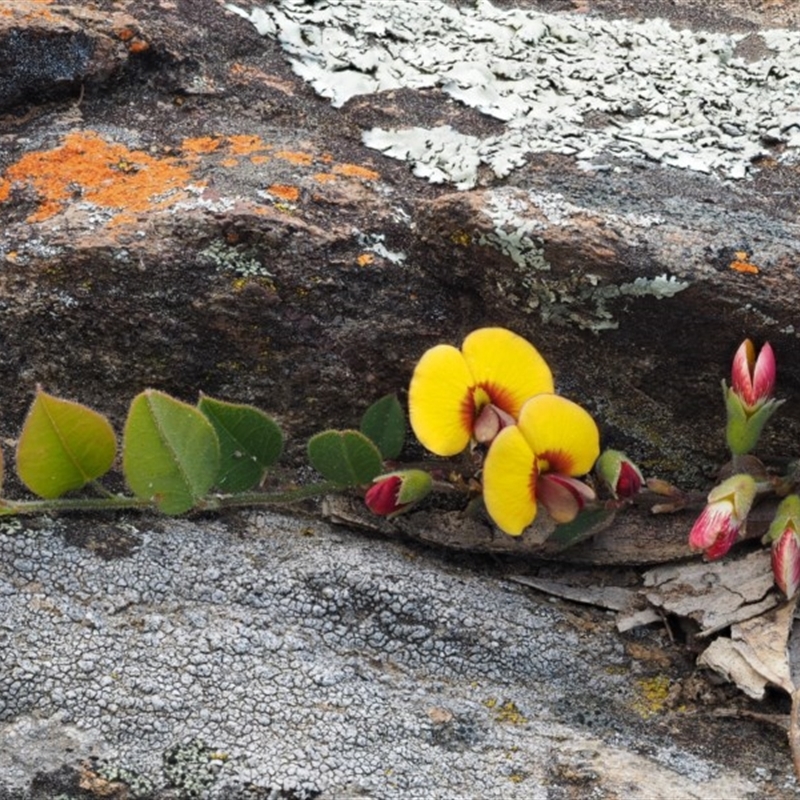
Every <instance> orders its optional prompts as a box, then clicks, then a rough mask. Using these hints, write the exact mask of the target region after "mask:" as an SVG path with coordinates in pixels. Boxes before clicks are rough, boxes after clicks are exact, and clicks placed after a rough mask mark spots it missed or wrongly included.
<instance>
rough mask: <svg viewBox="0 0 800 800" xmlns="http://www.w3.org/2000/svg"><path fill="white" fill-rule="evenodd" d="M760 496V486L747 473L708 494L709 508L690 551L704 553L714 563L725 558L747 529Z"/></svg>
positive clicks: (693, 533)
mask: <svg viewBox="0 0 800 800" xmlns="http://www.w3.org/2000/svg"><path fill="white" fill-rule="evenodd" d="M755 496H756V482H755V481H754V480H753V478H752V477H751V476H750V475H747V474H745V473H742V474H738V475H733V476H731V477H730V478H728V479H727V480H725V481H723V482H722V483H721V484H720V485H719V486H715V487H714V488H713V489H712V490H711V491H710V492H709V494H708V505H706V507H705V508H704V509H703V511H702V512H701V514H700V516H699V517H698V518H697V520H696V521H695V523H694V525H693V526H692V530H691V532H690V533H689V547H691V548H693V549H695V550H704V551H705V556H706V558H707V559H709V560H710V561H713V560H714V559H716V558H722V556H724V555H725V553H727V552H728V550H730V549H731V547H732V546H733V543H734V542H735V541H736V539H737V537H738V536H739V532H740V531H741V529H742V528H743V527H744V523H745V520H746V519H747V515H748V514H749V513H750V507H751V506H752V504H753V500H754V499H755Z"/></svg>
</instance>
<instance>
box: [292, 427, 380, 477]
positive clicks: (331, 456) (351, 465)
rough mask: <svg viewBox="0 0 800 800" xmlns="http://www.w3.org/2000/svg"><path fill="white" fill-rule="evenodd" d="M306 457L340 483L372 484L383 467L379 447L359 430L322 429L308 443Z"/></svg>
mask: <svg viewBox="0 0 800 800" xmlns="http://www.w3.org/2000/svg"><path fill="white" fill-rule="evenodd" d="M308 460H309V461H310V462H311V465H312V466H313V467H314V469H316V470H317V472H319V473H321V474H322V475H323V476H324V477H325V478H326V479H327V480H329V481H332V482H333V483H336V484H338V485H339V486H343V487H344V486H361V485H363V484H366V483H371V482H372V480H373V478H376V477H377V476H378V475H380V473H381V471H382V470H383V459H382V458H381V453H380V450H378V448H377V447H376V446H375V444H373V442H372V441H370V440H369V439H368V438H367V437H366V436H364V434H363V433H360V432H359V431H323V432H322V433H318V434H317V435H316V436H312V437H311V439H310V440H309V442H308Z"/></svg>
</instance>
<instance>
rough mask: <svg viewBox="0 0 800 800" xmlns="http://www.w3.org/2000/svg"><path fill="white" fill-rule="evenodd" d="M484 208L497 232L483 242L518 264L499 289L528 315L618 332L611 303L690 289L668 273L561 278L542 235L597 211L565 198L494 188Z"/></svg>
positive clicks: (629, 221)
mask: <svg viewBox="0 0 800 800" xmlns="http://www.w3.org/2000/svg"><path fill="white" fill-rule="evenodd" d="M482 210H483V213H484V214H485V215H486V217H488V219H489V221H490V223H491V227H492V230H491V231H490V232H489V233H486V234H483V235H482V236H481V237H480V239H479V243H480V244H482V245H485V246H489V247H492V248H494V249H495V250H498V251H499V252H501V253H502V254H503V255H505V256H507V257H508V258H509V259H510V260H511V261H512V262H513V263H514V264H515V265H516V270H515V272H514V273H512V276H513V277H512V279H511V280H510V281H509V282H508V284H507V285H503V286H500V287H498V288H499V290H500V291H501V292H503V293H504V294H505V295H506V296H507V297H509V299H510V300H511V302H515V303H516V304H517V305H518V306H519V307H521V308H522V310H523V311H526V312H529V313H533V312H536V313H537V314H538V315H539V316H540V318H541V319H542V321H544V322H559V321H561V322H568V323H569V324H572V325H576V326H578V327H580V328H585V329H589V330H592V331H595V332H597V331H601V330H607V329H614V328H617V327H618V325H619V323H618V321H617V319H616V318H615V317H614V315H613V313H612V311H611V310H610V308H609V301H611V300H614V299H617V298H620V297H655V298H657V299H662V298H668V297H673V296H674V295H675V294H677V293H678V292H681V291H683V290H684V289H686V288H687V287H688V286H689V282H688V281H686V280H681V279H679V278H678V277H676V276H675V275H667V274H662V275H657V276H655V277H649V278H648V277H642V276H639V277H637V278H635V279H634V280H633V281H621V282H614V281H611V280H609V279H607V278H606V279H604V278H602V277H601V276H600V275H597V274H595V273H594V272H590V271H588V270H580V269H575V270H573V271H572V272H570V274H568V275H565V276H564V275H562V276H556V275H555V274H554V272H553V269H552V265H551V264H549V263H548V261H547V258H546V256H545V248H544V242H543V241H542V238H541V235H542V234H543V233H544V231H545V229H546V228H547V226H548V225H559V226H560V225H565V224H569V223H570V219H571V218H572V217H573V216H578V215H584V214H589V215H592V214H594V213H595V212H593V211H591V210H590V209H586V208H582V207H580V206H578V205H575V204H573V203H571V202H569V201H567V200H566V198H564V197H563V196H562V195H560V194H557V193H554V192H538V191H532V190H531V191H528V192H524V191H522V190H518V189H508V188H501V189H491V190H487V191H486V192H485V194H484V203H483V207H482ZM606 220H607V221H608V222H612V223H614V224H615V226H616V227H617V228H619V229H622V228H623V227H628V228H632V229H642V228H645V229H646V228H649V227H651V226H653V225H658V224H660V223H661V221H662V220H661V219H660V218H659V217H655V216H646V215H626V216H625V218H623V217H621V216H615V215H612V214H607V215H606ZM504 279H505V278H504ZM506 280H507V279H506Z"/></svg>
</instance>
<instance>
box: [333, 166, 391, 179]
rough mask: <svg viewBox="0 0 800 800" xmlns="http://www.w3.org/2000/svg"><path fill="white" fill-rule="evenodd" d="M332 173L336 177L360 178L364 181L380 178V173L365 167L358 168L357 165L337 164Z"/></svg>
mask: <svg viewBox="0 0 800 800" xmlns="http://www.w3.org/2000/svg"><path fill="white" fill-rule="evenodd" d="M333 171H334V172H335V173H336V174H337V175H345V176H346V177H348V178H361V179H363V180H365V181H376V180H378V178H380V173H378V172H375V170H373V169H367V168H366V167H359V166H358V164H337V165H336V166H335V167H334V168H333Z"/></svg>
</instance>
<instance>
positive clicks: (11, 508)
mask: <svg viewBox="0 0 800 800" xmlns="http://www.w3.org/2000/svg"><path fill="white" fill-rule="evenodd" d="M342 488H344V487H342V486H339V485H338V484H336V483H333V482H331V481H323V482H322V483H314V484H310V485H308V486H301V487H299V488H297V489H289V490H286V491H283V492H242V493H241V494H223V495H207V496H206V497H203V498H201V499H199V500H198V501H197V504H196V505H195V510H198V511H213V510H216V509H222V508H237V507H241V506H269V505H284V504H286V503H296V502H298V501H300V500H307V499H308V498H311V497H319V496H320V495H323V494H330V493H331V492H334V491H337V490H340V489H342ZM148 509H149V510H153V511H155V510H157V506H156V504H155V503H154V502H153V501H152V500H150V499H149V498H140V497H131V496H130V495H122V494H108V493H106V495H104V496H103V497H67V498H62V497H58V498H55V499H53V500H19V501H17V500H7V499H3V498H0V517H3V516H31V515H33V514H54V513H58V512H61V511H138V510H148Z"/></svg>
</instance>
